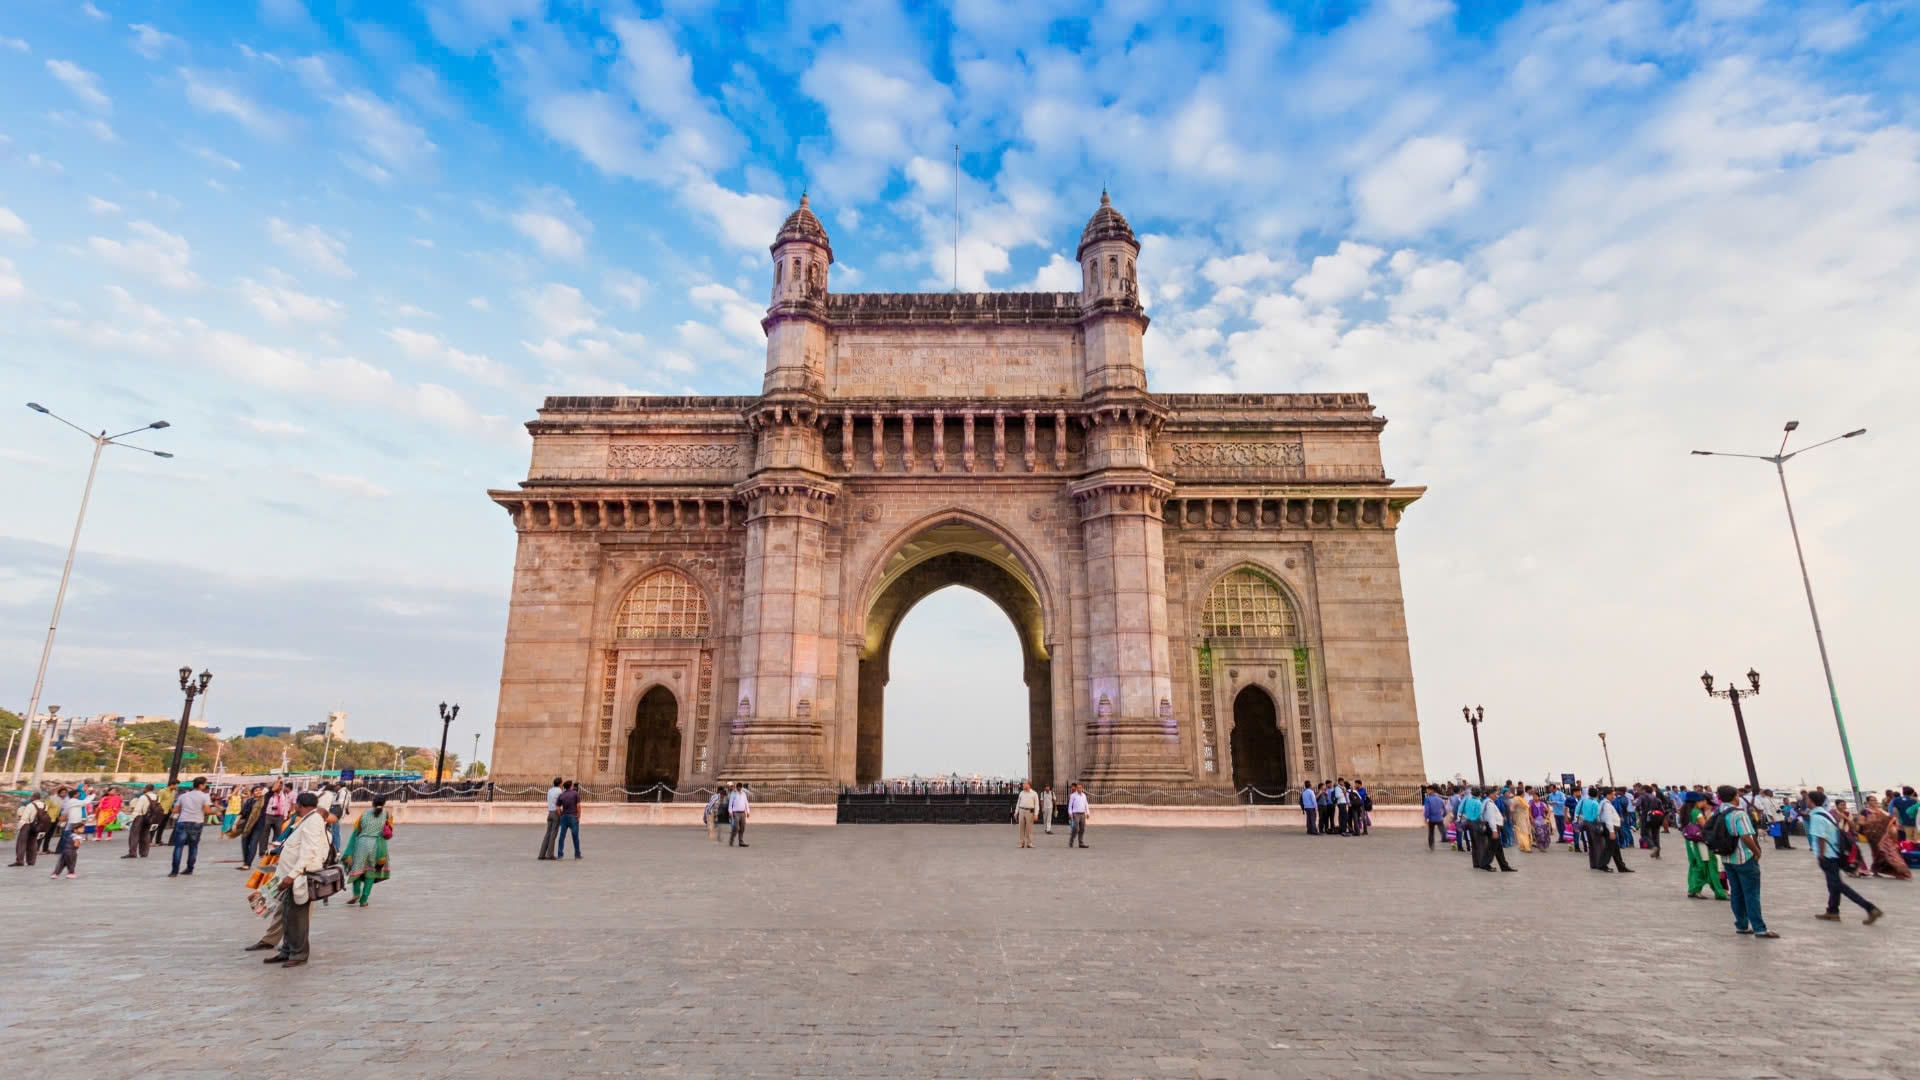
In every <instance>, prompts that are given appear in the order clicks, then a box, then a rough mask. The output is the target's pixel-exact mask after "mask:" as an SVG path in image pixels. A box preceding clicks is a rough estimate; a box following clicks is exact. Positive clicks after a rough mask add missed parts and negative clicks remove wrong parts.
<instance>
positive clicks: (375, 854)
mask: <svg viewBox="0 0 1920 1080" xmlns="http://www.w3.org/2000/svg"><path fill="white" fill-rule="evenodd" d="M392 837H393V818H392V817H391V816H389V815H388V814H387V797H386V796H385V795H375V796H374V797H373V805H372V806H371V807H370V808H368V809H367V810H366V811H365V812H364V813H362V814H361V815H360V818H359V820H358V821H355V822H354V825H353V836H352V837H350V838H349V839H348V840H347V852H346V856H345V858H346V864H347V880H348V881H350V882H352V883H353V899H351V900H349V901H347V906H348V907H352V906H353V905H355V904H359V905H360V906H361V907H366V906H367V898H368V897H370V896H372V895H373V885H374V882H376V881H385V880H387V878H389V877H391V876H392V871H391V870H389V869H388V867H387V841H388V840H390V839H392Z"/></svg>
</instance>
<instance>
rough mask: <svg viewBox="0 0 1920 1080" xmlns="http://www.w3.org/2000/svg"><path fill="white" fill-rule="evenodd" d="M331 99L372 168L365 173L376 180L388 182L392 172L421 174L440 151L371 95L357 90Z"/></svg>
mask: <svg viewBox="0 0 1920 1080" xmlns="http://www.w3.org/2000/svg"><path fill="white" fill-rule="evenodd" d="M330 100H331V101H332V102H333V106H334V110H335V115H336V116H338V117H339V119H340V122H341V123H342V124H343V125H344V126H345V128H346V131H347V134H348V136H349V138H351V139H352V140H353V142H354V143H355V144H356V145H357V146H358V147H359V148H360V150H361V152H362V153H363V154H365V156H366V159H367V164H370V165H371V168H370V169H363V171H366V172H368V173H369V174H370V175H372V176H373V177H374V178H375V179H385V177H386V175H387V174H388V173H389V172H390V171H391V172H402V173H407V172H415V171H418V170H419V169H422V168H424V167H425V166H426V164H427V163H428V162H429V161H430V160H432V158H433V156H434V153H435V152H436V151H437V150H438V149H439V147H437V146H436V145H434V142H433V140H431V139H429V138H427V133H426V131H425V130H424V129H422V128H421V127H420V126H419V125H418V124H415V123H413V122H412V121H411V120H408V119H407V118H406V117H405V116H403V115H402V114H401V113H400V110H398V109H396V108H394V107H393V106H392V105H390V104H388V103H387V102H385V101H382V100H380V99H379V98H378V97H375V96H374V95H372V94H369V93H365V92H363V91H358V90H354V91H349V92H347V93H343V94H338V95H335V96H333V97H332V98H331V99H330Z"/></svg>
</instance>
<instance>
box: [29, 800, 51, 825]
mask: <svg viewBox="0 0 1920 1080" xmlns="http://www.w3.org/2000/svg"><path fill="white" fill-rule="evenodd" d="M33 825H34V828H36V829H43V830H44V829H51V828H53V815H52V814H49V813H47V804H46V803H41V804H40V812H39V813H38V814H35V815H34V818H33Z"/></svg>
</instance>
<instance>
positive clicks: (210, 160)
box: [193, 146, 240, 172]
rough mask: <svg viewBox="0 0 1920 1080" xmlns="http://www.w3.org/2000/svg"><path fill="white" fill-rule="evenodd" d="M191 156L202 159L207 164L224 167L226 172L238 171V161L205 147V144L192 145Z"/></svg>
mask: <svg viewBox="0 0 1920 1080" xmlns="http://www.w3.org/2000/svg"><path fill="white" fill-rule="evenodd" d="M193 156H194V157H197V158H199V159H200V160H201V161H204V162H206V163H207V164H209V165H218V166H219V167H220V168H222V169H225V170H227V171H228V172H239V171H240V163H239V162H237V161H235V160H233V159H232V158H230V157H228V156H227V155H225V154H222V153H220V152H219V151H217V150H213V149H211V148H209V147H205V146H196V147H194V148H193Z"/></svg>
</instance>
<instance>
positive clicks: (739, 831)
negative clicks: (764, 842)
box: [727, 784, 752, 847]
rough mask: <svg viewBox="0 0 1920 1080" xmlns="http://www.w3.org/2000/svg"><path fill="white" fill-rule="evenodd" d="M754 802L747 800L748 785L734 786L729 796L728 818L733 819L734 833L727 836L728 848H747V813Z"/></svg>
mask: <svg viewBox="0 0 1920 1080" xmlns="http://www.w3.org/2000/svg"><path fill="white" fill-rule="evenodd" d="M751 809H752V802H751V800H749V799H748V798H747V785H745V784H735V785H733V793H732V794H730V795H728V796H727V816H728V817H730V818H732V819H733V831H732V832H730V833H728V834H727V846H728V847H732V846H733V845H734V844H736V843H737V844H739V845H740V846H741V847H746V846H747V813H748V812H749V811H750V810H751Z"/></svg>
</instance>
